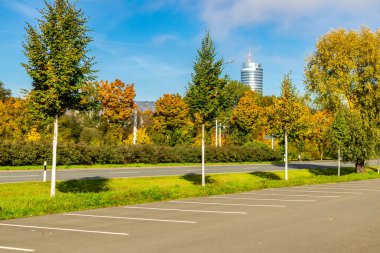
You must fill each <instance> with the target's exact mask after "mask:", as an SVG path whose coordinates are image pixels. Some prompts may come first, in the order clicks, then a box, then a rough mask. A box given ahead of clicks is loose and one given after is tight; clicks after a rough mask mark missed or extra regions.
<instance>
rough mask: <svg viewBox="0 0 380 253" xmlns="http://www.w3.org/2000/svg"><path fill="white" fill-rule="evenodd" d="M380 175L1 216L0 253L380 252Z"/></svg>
mask: <svg viewBox="0 0 380 253" xmlns="http://www.w3.org/2000/svg"><path fill="white" fill-rule="evenodd" d="M379 195H380V180H367V181H360V182H349V183H335V184H327V185H314V186H304V187H291V188H277V189H266V190H261V191H252V192H246V193H238V194H230V195H223V196H213V197H206V198H193V199H184V200H178V201H167V202H157V203H150V204H144V205H136V206H125V207H115V208H105V209H96V210H88V211H81V212H74V213H66V214H56V215H47V216H41V217H32V218H23V219H15V220H6V221H0V252H1V253H3V252H4V253H11V252H21V251H23V252H44V253H45V252H46V253H50V252H55V253H61V252H71V253H77V252H78V253H79V252H80V253H87V252H88V253H98V252H99V253H103V252H108V253H118V252H120V253H121V252H123V253H124V252H136V253H138V252H149V253H151V252H153V253H154V252H167V253H171V252H173V253H174V252H176V253H177V252H181V253H182V252H184V253H187V252H208V253H213V252H216V253H224V252H258V253H260V252H265V253H272V252H285V253H286V252H291V253H298V252H302V253H304V252H311V253H314V252H318V253H320V252H327V253H328V252H334V253H340V252H342V253H343V252H344V253H351V252H352V253H357V252H366V253H377V252H379V251H380V219H379V215H380V201H379Z"/></svg>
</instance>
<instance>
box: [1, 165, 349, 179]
mask: <svg viewBox="0 0 380 253" xmlns="http://www.w3.org/2000/svg"><path fill="white" fill-rule="evenodd" d="M344 166H346V167H347V166H349V167H352V166H353V165H352V164H342V167H344ZM331 167H333V168H334V167H337V162H336V161H302V162H292V163H290V164H289V169H305V168H313V169H323V168H331ZM41 168H42V167H41ZM283 169H284V165H274V164H243V165H207V164H206V173H230V172H232V173H233V172H253V171H269V170H283ZM189 173H195V174H199V173H201V165H194V166H178V167H177V166H173V167H172V166H171V167H130V168H114V169H112V168H107V169H64V170H57V180H70V179H83V178H87V179H91V178H128V177H150V176H170V175H185V174H189ZM50 177H51V176H50V171H48V172H47V179H48V180H49V179H50ZM42 179H43V170H40V171H38V170H27V171H0V183H11V182H28V181H42Z"/></svg>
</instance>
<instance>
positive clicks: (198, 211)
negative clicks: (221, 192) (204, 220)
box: [124, 206, 247, 214]
mask: <svg viewBox="0 0 380 253" xmlns="http://www.w3.org/2000/svg"><path fill="white" fill-rule="evenodd" d="M124 208H128V209H146V210H159V211H178V212H193V213H218V214H247V213H246V212H224V211H206V210H189V209H176V208H156V207H138V206H125V207H124Z"/></svg>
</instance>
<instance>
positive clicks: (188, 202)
mask: <svg viewBox="0 0 380 253" xmlns="http://www.w3.org/2000/svg"><path fill="white" fill-rule="evenodd" d="M169 202H171V203H183V204H200V205H220V206H249V207H286V206H282V205H246V204H227V203H216V202H195V201H174V200H173V201H169Z"/></svg>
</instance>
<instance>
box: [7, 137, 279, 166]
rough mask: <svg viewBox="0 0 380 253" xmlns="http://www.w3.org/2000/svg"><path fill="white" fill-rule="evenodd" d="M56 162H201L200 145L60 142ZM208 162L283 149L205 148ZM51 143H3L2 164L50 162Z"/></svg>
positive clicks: (264, 157)
mask: <svg viewBox="0 0 380 253" xmlns="http://www.w3.org/2000/svg"><path fill="white" fill-rule="evenodd" d="M57 151H58V155H57V164H65V165H69V164H78V165H79V164H95V163H98V164H123V163H124V164H125V163H180V162H185V163H200V162H201V148H200V147H199V146H175V147H169V146H157V145H123V144H120V145H104V146H92V145H90V144H87V143H85V142H80V143H77V144H75V143H71V142H67V143H66V142H60V143H58V150H57ZM205 155H206V162H259V161H275V160H281V158H282V156H281V153H280V152H275V151H272V150H270V149H269V148H268V147H266V146H259V145H254V146H225V147H220V148H215V147H212V146H207V147H206V154H205ZM51 156H52V145H51V143H50V142H46V141H38V142H28V141H25V142H7V141H4V142H2V143H0V165H33V164H35V165H38V164H43V162H44V161H48V162H49V163H50V162H51Z"/></svg>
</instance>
